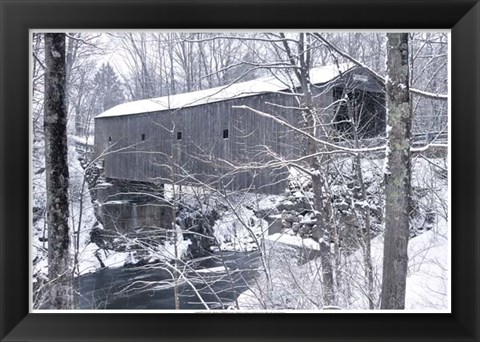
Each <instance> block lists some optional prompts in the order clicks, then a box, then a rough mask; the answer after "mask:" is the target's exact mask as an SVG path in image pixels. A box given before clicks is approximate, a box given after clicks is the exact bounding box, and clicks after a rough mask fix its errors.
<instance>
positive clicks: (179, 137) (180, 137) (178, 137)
mask: <svg viewBox="0 0 480 342" xmlns="http://www.w3.org/2000/svg"><path fill="white" fill-rule="evenodd" d="M177 140H182V132H177Z"/></svg>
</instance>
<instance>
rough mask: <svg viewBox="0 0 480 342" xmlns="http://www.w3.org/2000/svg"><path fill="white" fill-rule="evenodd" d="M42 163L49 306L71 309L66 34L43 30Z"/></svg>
mask: <svg viewBox="0 0 480 342" xmlns="http://www.w3.org/2000/svg"><path fill="white" fill-rule="evenodd" d="M45 64H46V70H45V104H44V106H45V107H44V108H45V114H44V131H45V167H46V177H47V180H46V188H47V223H48V276H49V279H50V281H51V292H50V296H51V307H52V308H54V309H71V308H72V304H73V297H72V272H71V269H70V267H71V265H70V237H69V228H68V179H69V176H68V163H67V110H66V89H65V85H66V77H65V35H64V34H63V33H47V34H45Z"/></svg>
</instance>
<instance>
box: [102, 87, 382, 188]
mask: <svg viewBox="0 0 480 342" xmlns="http://www.w3.org/2000/svg"><path fill="white" fill-rule="evenodd" d="M342 82H346V81H345V80H343V81H342ZM338 84H340V83H339V82H337V83H335V85H336V86H338ZM364 84H365V85H367V86H368V87H369V90H375V91H378V89H377V88H378V86H377V88H375V86H371V83H370V82H366V83H364ZM333 85H334V84H331V85H328V86H325V87H320V88H315V89H314V93H315V103H316V105H317V108H318V109H319V112H320V113H321V115H323V116H325V121H324V122H328V121H329V120H331V119H332V113H333V108H332V106H330V105H331V103H332V102H333V94H332V93H333V92H332V89H333ZM273 104H275V105H273ZM241 105H245V106H249V107H251V108H255V109H258V110H261V111H263V112H266V113H270V114H274V115H276V116H278V117H280V118H283V119H284V120H285V121H287V122H289V123H290V124H292V125H294V126H296V127H299V128H301V127H302V126H301V120H302V113H301V111H300V110H298V109H292V108H294V107H298V106H299V104H298V103H297V100H296V98H295V97H294V96H292V95H288V94H281V93H265V94H260V95H255V96H249V97H243V98H237V99H232V100H226V101H222V102H214V103H210V104H204V105H198V106H194V107H187V108H183V109H174V110H166V111H161V112H154V113H145V114H133V115H124V116H113V117H105V118H96V119H95V148H96V151H95V152H96V155H97V156H98V157H100V158H103V160H104V165H105V175H106V177H107V178H116V179H124V180H133V181H143V182H156V183H172V182H174V183H183V184H195V183H209V184H212V185H213V186H218V185H221V186H225V187H227V188H228V189H232V190H233V189H247V188H251V189H255V191H257V192H263V193H280V192H282V191H283V190H284V189H285V187H286V176H287V170H286V169H285V168H284V167H275V168H267V169H261V168H255V167H254V168H248V165H251V164H255V165H256V166H258V165H265V164H266V163H267V162H268V161H272V160H273V157H272V155H270V154H269V153H268V152H267V149H270V150H271V151H273V152H274V153H275V154H277V155H278V156H281V157H284V158H292V157H300V156H302V155H304V153H305V151H304V146H305V144H304V143H303V141H302V138H301V137H300V136H299V134H298V133H294V132H293V131H292V130H291V129H289V128H287V127H285V126H282V125H280V124H278V123H276V122H274V121H273V120H271V119H269V118H265V117H262V116H259V115H258V114H256V113H254V112H252V111H249V110H246V109H238V108H233V107H235V106H241ZM325 108H327V109H325ZM324 109H325V110H324ZM224 130H228V138H227V139H224V138H223V131H224ZM179 132H181V135H182V138H181V140H179V139H177V134H178V133H179ZM142 134H143V135H145V140H144V141H142ZM109 138H111V142H109ZM225 161H228V162H229V163H231V164H234V165H235V166H238V167H234V166H231V165H228V163H226V162H225ZM242 170H243V171H242Z"/></svg>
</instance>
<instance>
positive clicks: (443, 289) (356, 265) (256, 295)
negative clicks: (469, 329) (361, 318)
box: [238, 159, 450, 312]
mask: <svg viewBox="0 0 480 342" xmlns="http://www.w3.org/2000/svg"><path fill="white" fill-rule="evenodd" d="M434 165H440V166H441V167H445V165H444V160H442V159H438V160H433V161H432V160H429V161H427V160H424V159H417V160H416V161H415V162H414V176H413V183H414V186H417V187H420V188H422V189H427V190H426V195H423V197H422V198H421V199H420V201H419V203H420V206H426V207H427V208H429V209H431V210H434V211H435V213H436V215H435V222H434V223H433V224H432V225H431V226H429V229H430V230H427V231H423V232H418V233H417V234H419V235H417V236H415V237H412V238H411V239H410V241H409V245H408V256H409V263H408V275H407V288H406V304H405V309H406V310H414V311H425V312H436V311H437V312H438V311H440V312H447V311H448V310H449V309H450V293H449V289H450V247H449V246H450V244H449V238H448V237H449V225H448V222H447V220H448V198H449V197H448V186H447V181H446V179H445V178H444V177H442V175H441V174H439V170H441V169H439V168H438V167H436V166H434ZM266 240H267V241H268V242H269V243H268V244H266V247H265V248H266V251H265V256H266V257H267V260H268V268H269V269H268V270H267V273H264V274H261V276H260V277H259V279H258V280H257V283H256V284H255V285H253V286H252V287H251V289H250V290H248V291H246V292H244V293H242V294H241V295H240V297H239V298H238V302H239V303H240V307H241V309H242V310H265V309H267V310H272V309H278V308H280V309H295V310H298V309H301V310H318V309H321V308H322V303H321V297H322V289H321V286H320V285H319V284H320V279H321V275H320V273H319V270H320V269H321V268H320V264H319V260H318V259H315V260H312V261H310V262H307V263H306V264H303V265H298V248H304V249H306V250H318V244H317V243H316V242H315V241H313V240H311V239H302V238H300V237H299V236H296V235H294V234H292V232H291V231H286V232H284V233H276V234H273V235H270V236H268V237H266ZM371 258H372V263H373V272H374V303H375V307H376V308H378V307H379V304H380V301H379V296H380V289H381V277H382V262H383V234H380V235H379V236H377V237H375V238H374V239H373V240H372V241H371ZM336 262H337V265H340V266H339V267H340V268H339V269H338V271H337V275H338V276H340V281H341V285H340V287H337V293H336V296H337V298H338V306H339V308H341V309H345V310H369V301H368V298H367V293H366V289H367V283H366V277H365V262H364V254H363V252H362V251H361V250H358V251H357V252H355V253H352V254H350V255H348V256H344V258H343V259H342V260H336ZM337 285H338V284H337Z"/></svg>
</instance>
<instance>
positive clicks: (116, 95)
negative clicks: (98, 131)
mask: <svg viewBox="0 0 480 342" xmlns="http://www.w3.org/2000/svg"><path fill="white" fill-rule="evenodd" d="M94 85H95V94H94V96H95V98H96V101H95V110H94V113H95V115H98V114H100V113H102V112H104V111H106V110H107V109H110V108H112V107H114V106H116V105H118V104H120V103H123V102H124V101H125V96H124V95H123V89H122V88H123V86H122V83H121V82H120V81H119V79H118V77H117V74H116V73H115V71H114V70H113V68H112V66H111V65H110V63H106V64H105V63H104V64H102V66H101V67H100V69H99V70H98V71H97V73H96V75H95V78H94Z"/></svg>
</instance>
